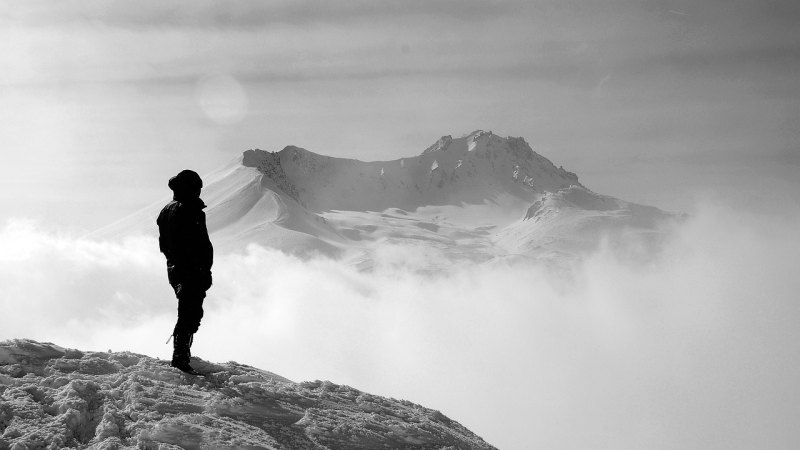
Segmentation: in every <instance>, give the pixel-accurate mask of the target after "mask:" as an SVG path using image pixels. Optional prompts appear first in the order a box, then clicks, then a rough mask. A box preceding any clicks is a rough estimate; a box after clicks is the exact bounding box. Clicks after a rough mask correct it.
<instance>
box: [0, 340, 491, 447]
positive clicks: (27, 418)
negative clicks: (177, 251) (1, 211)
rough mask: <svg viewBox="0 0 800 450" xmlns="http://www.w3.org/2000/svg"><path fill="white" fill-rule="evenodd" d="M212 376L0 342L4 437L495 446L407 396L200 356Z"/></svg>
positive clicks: (75, 442) (125, 355)
mask: <svg viewBox="0 0 800 450" xmlns="http://www.w3.org/2000/svg"><path fill="white" fill-rule="evenodd" d="M192 363H193V365H194V366H195V367H196V368H197V369H198V370H199V371H201V372H202V373H203V374H205V376H191V375H186V374H184V373H182V372H180V371H178V370H176V369H173V368H171V367H169V365H168V363H167V362H166V361H163V360H158V359H154V358H150V357H147V356H144V355H138V354H134V353H129V352H120V353H111V352H109V353H102V352H99V353H98V352H82V351H78V350H70V349H64V348H61V347H59V346H57V345H53V344H50V343H40V342H36V341H31V340H13V341H5V342H0V449H13V450H22V449H36V448H53V449H55V448H64V447H72V448H87V447H92V448H98V449H114V448H147V449H169V448H232V447H233V448H265V449H341V448H347V449H375V448H420V449H421V448H425V449H456V448H458V449H491V448H494V447H492V446H491V445H489V444H487V443H486V442H484V441H483V440H482V439H481V438H480V437H478V436H476V435H475V434H473V433H472V432H470V431H469V430H467V429H466V428H464V427H463V426H462V425H460V424H459V423H458V422H455V421H453V420H451V419H449V418H447V417H445V416H444V415H443V414H442V413H440V412H438V411H434V410H431V409H427V408H425V407H422V406H419V405H416V404H413V403H411V402H408V401H402V400H395V399H389V398H384V397H379V396H375V395H370V394H367V393H365V392H361V391H359V390H357V389H354V388H352V387H349V386H343V385H337V384H334V383H331V382H329V381H312V382H303V383H295V382H292V381H290V380H287V379H286V378H283V377H281V376H278V375H275V374H273V373H270V372H266V371H263V370H260V369H256V368H253V367H249V366H246V365H242V364H238V363H235V362H228V363H225V364H213V363H210V362H206V361H203V360H200V359H198V358H194V359H193V361H192Z"/></svg>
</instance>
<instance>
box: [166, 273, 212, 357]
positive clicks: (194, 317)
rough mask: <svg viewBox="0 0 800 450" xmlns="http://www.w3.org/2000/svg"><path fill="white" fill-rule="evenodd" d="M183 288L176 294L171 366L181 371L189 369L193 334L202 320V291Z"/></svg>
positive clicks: (203, 293) (203, 296)
mask: <svg viewBox="0 0 800 450" xmlns="http://www.w3.org/2000/svg"><path fill="white" fill-rule="evenodd" d="M186 287H187V286H183V289H181V290H180V292H179V294H178V321H177V322H176V323H175V329H174V330H173V334H172V335H173V339H174V347H173V354H172V365H173V366H175V367H178V368H180V369H181V370H186V369H191V366H189V362H190V360H191V346H192V340H193V335H194V333H196V332H197V330H198V328H199V327H200V320H201V319H202V318H203V299H204V298H205V292H204V291H198V290H192V289H186Z"/></svg>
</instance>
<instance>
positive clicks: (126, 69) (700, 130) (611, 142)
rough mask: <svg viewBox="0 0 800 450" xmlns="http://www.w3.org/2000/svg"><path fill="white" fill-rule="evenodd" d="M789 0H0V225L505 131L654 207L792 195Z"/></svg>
mask: <svg viewBox="0 0 800 450" xmlns="http://www.w3.org/2000/svg"><path fill="white" fill-rule="evenodd" d="M798 20H800V6H797V3H796V2H793V1H791V0H768V1H759V2H752V1H727V0H726V1H722V0H705V1H702V2H696V1H685V0H640V1H634V0H609V1H597V2H578V1H572V0H568V1H561V0H560V1H555V0H552V1H538V2H522V1H520V2H513V1H509V2H504V1H469V0H465V1H449V0H448V1H404V2H399V1H342V2H309V1H285V2H282V1H275V2H268V3H264V2H254V1H251V2H247V1H238V2H225V3H224V4H220V3H218V2H211V1H191V2H159V1H142V2H136V3H135V4H129V3H127V2H99V1H63V2H58V4H57V5H54V4H52V3H51V2H41V1H24V2H23V1H3V2H0V25H2V26H0V93H1V95H2V98H3V101H2V102H1V103H0V120H1V121H2V123H3V124H4V125H3V127H2V128H0V149H2V150H0V151H2V159H3V164H2V165H1V166H0V183H2V189H0V220H2V221H5V220H8V219H9V218H12V217H24V218H29V219H35V220H39V221H41V222H43V223H44V224H46V225H47V226H51V227H53V228H57V229H61V230H66V231H69V232H76V233H80V232H86V231H92V230H95V229H97V228H100V227H102V226H104V225H107V224H108V223H111V222H113V221H115V220H116V219H119V218H121V217H123V216H126V215H127V214H129V213H131V212H133V211H136V210H138V209H139V208H141V207H143V206H144V205H147V204H150V203H151V202H153V201H155V200H157V199H160V198H162V197H163V196H165V195H166V194H168V192H167V191H166V188H165V182H166V180H167V179H168V178H169V177H170V176H171V175H174V174H175V173H177V172H178V171H179V170H181V169H183V168H193V169H194V170H196V171H198V172H200V173H201V174H203V173H207V172H210V171H212V170H214V169H216V168H218V167H220V166H222V165H224V164H226V163H228V162H229V161H231V160H232V159H234V158H236V157H237V156H238V155H240V154H241V152H242V151H244V150H246V149H250V148H261V149H265V150H270V151H277V150H280V149H281V148H283V147H284V146H286V145H297V146H300V147H304V148H306V149H309V150H311V151H314V152H317V153H322V154H326V155H330V156H337V157H349V158H356V159H361V160H388V159H397V158H400V157H403V156H409V155H415V154H418V153H420V152H421V151H422V150H424V149H425V148H426V147H427V146H429V145H430V144H431V143H433V142H435V141H436V140H437V139H438V138H439V137H440V136H442V135H448V134H449V135H454V136H461V135H463V134H466V133H469V132H471V131H474V130H476V129H486V130H492V131H494V132H495V133H497V134H500V135H512V136H523V137H524V138H525V139H526V140H527V141H528V142H529V143H530V144H531V145H532V146H533V148H534V149H535V150H536V151H538V152H539V153H541V154H543V155H544V156H546V157H548V158H549V159H551V160H552V161H553V162H555V163H556V165H563V166H564V167H565V168H567V169H568V170H570V171H573V172H575V173H577V174H578V175H579V177H580V178H581V181H582V182H583V183H584V184H585V185H586V186H588V187H589V188H591V189H593V190H595V191H597V192H600V193H603V194H608V195H614V196H617V197H620V198H623V199H625V200H629V201H634V202H639V203H644V204H650V205H654V206H658V207H661V208H663V209H666V210H670V211H686V210H687V209H690V208H691V205H692V204H693V202H694V201H695V200H696V199H697V198H698V197H702V196H707V195H712V196H717V197H721V198H724V199H726V200H727V201H729V202H731V203H733V202H741V204H743V205H748V207H751V208H761V209H770V208H772V209H775V208H780V207H782V205H783V204H785V203H787V202H788V203H791V204H793V205H795V206H796V205H797V202H798V200H797V198H798V195H797V194H798V192H800V191H798V183H797V181H796V178H797V177H796V173H797V169H798V167H799V166H800V148H799V144H798V143H799V142H800V138H799V136H800V131H798V130H800V107H798V105H800V102H799V101H798V100H799V99H798V96H800V77H799V76H798V67H799V66H800V33H798V32H797V26H796V24H797V23H798Z"/></svg>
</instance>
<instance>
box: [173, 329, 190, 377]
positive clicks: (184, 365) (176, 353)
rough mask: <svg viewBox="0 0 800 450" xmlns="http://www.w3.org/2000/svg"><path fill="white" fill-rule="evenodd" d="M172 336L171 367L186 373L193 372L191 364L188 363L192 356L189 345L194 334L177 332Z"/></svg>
mask: <svg viewBox="0 0 800 450" xmlns="http://www.w3.org/2000/svg"><path fill="white" fill-rule="evenodd" d="M173 338H174V340H173V350H172V363H171V364H172V367H175V368H177V369H180V370H182V371H184V372H187V373H195V372H194V369H192V366H190V365H189V361H191V358H192V353H191V347H192V340H193V338H194V335H192V334H189V333H180V332H178V333H175V334H174V335H173Z"/></svg>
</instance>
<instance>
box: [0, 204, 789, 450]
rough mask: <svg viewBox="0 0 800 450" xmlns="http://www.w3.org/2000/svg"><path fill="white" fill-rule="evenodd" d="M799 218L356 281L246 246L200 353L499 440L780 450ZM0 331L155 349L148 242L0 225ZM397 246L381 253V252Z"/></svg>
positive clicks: (712, 224) (211, 304)
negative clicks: (546, 264) (658, 244)
mask: <svg viewBox="0 0 800 450" xmlns="http://www.w3.org/2000/svg"><path fill="white" fill-rule="evenodd" d="M797 224H798V215H796V214H794V215H791V214H790V215H784V216H782V217H781V218H776V217H766V216H758V215H748V214H744V213H741V212H735V211H731V210H728V209H721V208H718V207H713V206H707V207H703V208H700V209H699V211H698V212H697V213H696V214H694V215H693V217H692V218H691V219H690V220H689V221H688V222H687V223H686V224H685V225H684V226H683V227H682V228H681V229H680V230H677V231H676V232H675V234H674V236H673V237H672V239H671V241H670V244H669V245H668V246H667V247H666V248H665V249H664V250H663V251H662V252H661V253H660V254H659V255H654V256H653V257H652V258H651V259H650V260H648V261H646V262H641V261H639V262H638V263H636V265H633V263H631V262H630V260H629V259H627V258H624V257H622V255H618V254H615V253H614V252H613V251H611V250H603V251H601V252H599V253H597V254H595V255H592V256H591V257H588V258H587V259H585V260H584V261H582V262H581V263H580V264H579V265H577V266H575V267H573V268H572V269H571V270H570V271H569V272H568V273H566V274H562V276H558V277H555V276H553V274H552V273H550V272H549V271H548V270H547V269H545V268H543V267H539V266H535V265H531V264H528V263H522V262H514V263H498V264H492V265H481V266H472V267H460V268H458V269H454V270H453V271H452V272H450V273H447V274H438V275H431V274H429V273H428V274H420V273H418V272H416V271H415V270H414V268H413V260H414V259H413V258H409V257H408V253H407V252H413V251H414V250H413V249H397V251H398V252H403V260H404V261H412V263H405V264H403V265H402V266H400V265H398V264H396V261H397V258H394V257H393V256H392V255H391V254H387V255H383V256H381V260H379V261H378V267H377V269H376V270H375V271H374V272H372V273H361V272H358V271H356V270H354V269H353V268H352V267H349V266H345V265H343V264H341V263H339V262H337V261H333V260H327V259H318V260H310V261H306V260H301V259H298V258H295V257H292V256H288V255H285V254H282V253H279V252H276V251H272V250H269V249H263V248H259V247H250V248H249V249H248V251H247V252H246V253H244V254H235V255H225V256H220V257H219V258H218V259H217V262H216V265H215V270H214V276H215V285H214V287H213V288H212V289H211V291H209V298H208V300H207V303H206V318H205V319H204V322H203V325H202V327H201V329H200V332H199V333H198V335H197V337H196V341H195V342H196V343H195V346H194V350H195V353H196V354H197V355H199V356H201V357H204V358H206V359H210V360H216V361H226V360H236V361H239V362H242V363H246V364H251V365H255V366H258V367H261V368H263V369H266V370H271V371H274V372H276V373H279V374H281V375H284V376H287V377H289V378H292V379H295V380H296V381H302V380H308V379H315V378H320V379H330V380H332V381H334V382H338V383H344V384H349V385H352V386H354V387H356V388H359V389H363V390H366V391H369V392H372V393H375V394H380V395H387V396H393V397H399V398H406V399H409V400H412V401H414V402H417V403H421V404H424V405H426V406H429V407H433V408H437V409H440V410H442V411H443V412H444V413H445V414H447V415H448V416H450V417H452V418H454V419H456V420H458V421H460V422H462V423H463V424H465V425H466V426H468V427H469V428H470V429H472V430H473V431H475V432H476V433H478V434H479V435H481V436H483V437H484V438H485V439H487V440H488V441H489V442H490V443H493V444H494V445H496V446H498V447H499V448H559V449H568V448H588V447H592V448H655V449H658V448H664V449H673V448H674V449H678V448H680V449H686V448H698V449H699V448H703V449H707V448H725V449H729V448H786V447H788V446H790V445H791V444H792V443H796V442H797V440H798V439H800V432H798V431H797V429H796V426H795V423H794V422H795V421H794V418H796V417H797V416H798V414H800V406H798V404H800V403H798V401H797V400H798V396H800V389H798V387H797V384H796V380H797V379H800V360H799V358H800V357H798V355H800V339H799V338H800V336H799V334H800V332H798V328H797V323H798V321H800V310H798V308H797V303H796V298H797V293H798V292H800V278H798V277H797V276H796V267H795V266H794V264H796V261H798V260H800V259H798V257H800V241H799V240H798V239H797V238H796V230H797ZM0 248H2V252H0V285H2V286H3V289H2V291H1V292H0V308H2V311H3V314H2V315H0V330H1V331H0V339H6V338H17V337H30V338H35V339H39V340H48V341H53V342H56V343H59V344H61V345H66V346H72V347H77V348H82V349H96V350H105V349H107V348H112V349H114V350H124V349H128V350H132V351H136V352H141V353H147V354H150V355H153V356H159V357H162V358H167V357H169V355H170V346H166V345H164V344H163V342H164V340H165V339H166V338H167V336H168V335H169V333H170V331H171V329H172V323H173V320H174V307H175V300H174V298H173V296H172V292H171V290H170V288H169V286H168V285H167V282H166V275H165V273H164V268H163V259H162V257H161V255H160V254H158V253H157V245H156V242H155V241H154V240H153V239H152V238H144V237H143V238H138V239H131V240H128V241H125V242H123V243H110V242H94V241H89V240H84V239H76V238H73V237H70V236H65V235H59V234H57V233H52V232H47V231H42V230H40V229H37V228H36V227H35V226H34V225H33V224H31V223H26V222H20V221H14V222H10V223H9V224H7V226H6V227H5V229H4V230H3V231H2V232H0ZM387 252H390V253H391V250H387Z"/></svg>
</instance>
